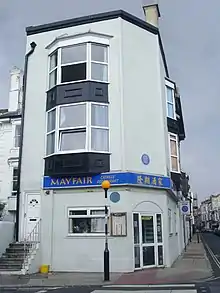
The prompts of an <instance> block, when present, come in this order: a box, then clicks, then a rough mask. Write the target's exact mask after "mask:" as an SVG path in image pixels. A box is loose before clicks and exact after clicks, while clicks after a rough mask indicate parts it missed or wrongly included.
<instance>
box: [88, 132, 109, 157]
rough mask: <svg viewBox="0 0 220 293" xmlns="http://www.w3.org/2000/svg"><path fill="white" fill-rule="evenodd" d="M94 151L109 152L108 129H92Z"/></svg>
mask: <svg viewBox="0 0 220 293" xmlns="http://www.w3.org/2000/svg"><path fill="white" fill-rule="evenodd" d="M91 144H92V150H93V151H103V152H108V151H109V132H108V130H106V129H99V128H92V139H91Z"/></svg>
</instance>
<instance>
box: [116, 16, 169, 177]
mask: <svg viewBox="0 0 220 293" xmlns="http://www.w3.org/2000/svg"><path fill="white" fill-rule="evenodd" d="M121 26H122V52H123V54H122V66H123V117H124V120H123V121H124V125H125V127H124V151H125V169H127V170H133V171H140V172H146V173H152V174H160V175H166V174H167V167H166V158H167V153H166V148H164V145H165V141H164V138H165V132H166V133H167V128H166V127H164V125H166V124H167V123H166V122H165V119H164V117H165V113H164V108H163V99H164V95H162V91H164V75H162V74H163V72H162V71H161V68H160V66H161V64H160V48H159V44H158V36H157V35H154V34H152V33H150V32H147V31H146V30H144V29H140V28H139V27H137V26H134V25H132V24H131V23H129V22H126V21H123V20H121ZM131 36H132V37H131ZM161 75H162V77H161ZM161 78H162V79H163V84H162V85H161ZM161 87H162V88H161ZM164 122H165V124H164ZM166 140H167V136H166ZM144 153H147V154H148V155H149V156H150V160H151V161H150V164H149V165H148V166H146V165H144V164H143V163H142V162H141V156H142V154H144Z"/></svg>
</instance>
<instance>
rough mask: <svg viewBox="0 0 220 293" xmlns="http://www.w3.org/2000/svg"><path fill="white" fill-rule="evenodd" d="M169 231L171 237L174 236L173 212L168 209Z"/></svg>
mask: <svg viewBox="0 0 220 293" xmlns="http://www.w3.org/2000/svg"><path fill="white" fill-rule="evenodd" d="M167 215H168V230H169V236H172V235H173V223H172V210H171V209H170V208H168V213H167Z"/></svg>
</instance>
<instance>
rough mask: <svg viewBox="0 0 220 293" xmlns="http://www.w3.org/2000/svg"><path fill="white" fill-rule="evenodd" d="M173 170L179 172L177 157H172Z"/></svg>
mask: <svg viewBox="0 0 220 293" xmlns="http://www.w3.org/2000/svg"><path fill="white" fill-rule="evenodd" d="M171 168H172V171H175V172H178V171H179V168H178V158H177V157H171Z"/></svg>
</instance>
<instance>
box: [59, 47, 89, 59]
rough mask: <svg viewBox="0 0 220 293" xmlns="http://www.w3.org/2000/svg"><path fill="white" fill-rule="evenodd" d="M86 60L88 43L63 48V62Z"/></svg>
mask: <svg viewBox="0 0 220 293" xmlns="http://www.w3.org/2000/svg"><path fill="white" fill-rule="evenodd" d="M80 61H86V44H81V45H76V46H71V47H66V48H62V50H61V63H62V64H67V63H74V62H80Z"/></svg>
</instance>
